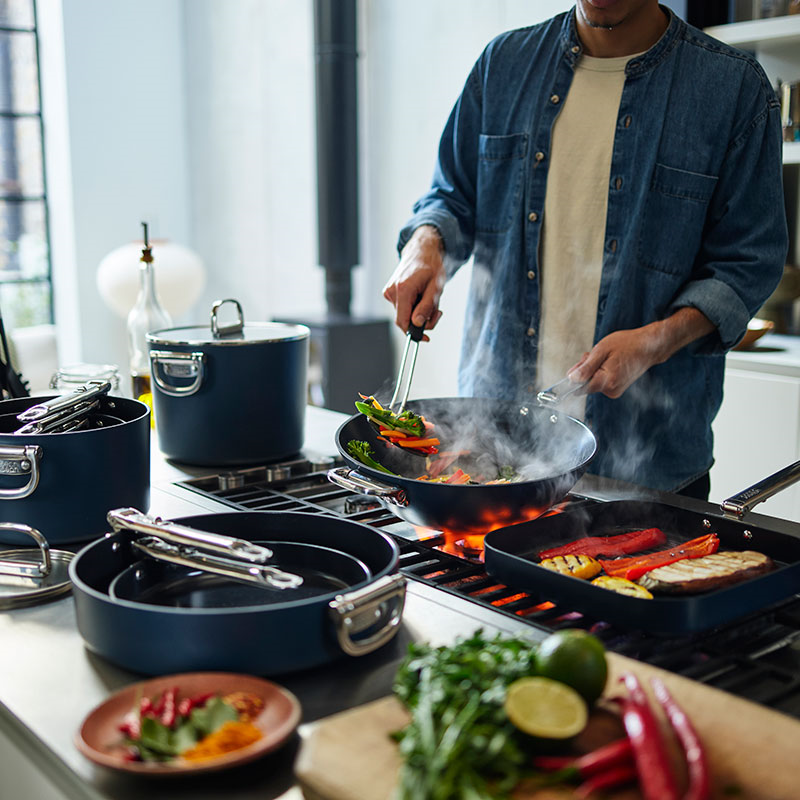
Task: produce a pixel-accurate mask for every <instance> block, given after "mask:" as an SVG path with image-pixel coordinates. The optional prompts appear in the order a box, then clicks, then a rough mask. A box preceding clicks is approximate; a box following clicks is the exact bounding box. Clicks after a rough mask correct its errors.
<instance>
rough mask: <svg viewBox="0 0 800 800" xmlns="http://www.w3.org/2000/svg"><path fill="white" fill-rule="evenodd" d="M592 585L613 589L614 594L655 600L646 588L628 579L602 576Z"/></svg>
mask: <svg viewBox="0 0 800 800" xmlns="http://www.w3.org/2000/svg"><path fill="white" fill-rule="evenodd" d="M592 585H593V586H602V588H603V589H611V591H612V592H619V593H620V594H627V595H629V596H630V597H642V598H644V599H646V600H652V599H653V595H652V594H650V592H648V591H647V589H645V588H644V586H639V584H638V583H634V582H633V581H629V580H628V579H627V578H613V577H611V576H610V575H601V576H600V577H599V578H595V579H594V580H593V581H592Z"/></svg>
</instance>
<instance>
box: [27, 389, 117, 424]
mask: <svg viewBox="0 0 800 800" xmlns="http://www.w3.org/2000/svg"><path fill="white" fill-rule="evenodd" d="M110 389H111V383H110V382H109V381H88V382H87V383H85V384H84V385H83V386H81V387H80V388H79V389H76V390H75V391H74V392H71V393H70V394H65V395H61V396H59V397H54V398H52V399H51V400H44V401H43V402H41V403H37V404H36V405H35V406H30V407H28V408H26V409H25V410H24V411H22V412H20V413H19V414H17V419H18V420H19V421H20V422H22V423H24V424H23V425H22V427H20V428H17V430H16V431H14V433H63V432H64V431H74V430H79V429H80V428H84V427H86V426H87V425H88V424H89V414H91V413H92V412H93V411H94V410H95V409H97V407H98V406H99V405H100V398H101V397H103V396H105V395H107V394H108V392H109V391H110Z"/></svg>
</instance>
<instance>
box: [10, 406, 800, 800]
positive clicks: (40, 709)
mask: <svg viewBox="0 0 800 800" xmlns="http://www.w3.org/2000/svg"><path fill="white" fill-rule="evenodd" d="M344 419H346V417H345V415H342V414H338V413H336V412H331V411H326V410H324V409H319V408H309V409H308V413H307V421H306V447H305V451H306V452H307V453H318V454H320V455H331V454H332V453H333V452H334V446H333V433H334V432H335V430H336V428H337V427H338V425H339V424H340V423H341V422H342V421H343V420H344ZM153 442H154V447H153V460H152V470H151V475H152V485H153V492H152V498H151V507H150V511H151V512H152V513H154V514H159V515H161V516H163V517H165V518H170V517H178V516H183V515H188V514H197V513H203V512H204V511H214V510H218V509H221V508H222V507H221V506H220V505H218V504H216V503H215V502H214V501H213V500H210V499H208V498H206V497H203V496H200V495H195V494H193V493H191V492H188V491H186V490H185V489H181V488H180V487H176V486H175V485H174V482H175V481H179V480H185V479H188V478H191V477H198V476H201V475H203V474H208V473H209V472H212V470H203V469H201V468H185V467H182V466H179V465H176V464H173V463H169V462H167V461H166V460H165V459H164V458H163V457H162V455H161V454H160V453H159V451H158V449H157V446H156V444H157V441H156V438H155V435H154V439H153ZM576 491H579V492H580V493H582V494H586V495H588V496H592V495H595V496H602V497H604V498H606V499H613V498H615V497H619V498H622V497H627V498H630V497H632V496H636V495H638V496H655V497H662V499H663V496H659V495H652V493H651V494H649V495H648V493H645V492H642V491H641V490H637V489H636V488H635V487H630V486H622V485H620V484H615V483H613V482H607V481H602V480H599V479H597V478H593V477H592V476H584V477H583V478H582V479H581V481H580V482H579V483H578V485H577V486H576ZM670 499H671V502H675V503H676V504H678V505H684V506H686V507H689V508H695V509H702V508H708V505H707V504H699V503H698V501H692V500H683V499H682V498H676V497H674V496H670ZM751 517H752V518H753V522H754V524H758V523H757V519H758V515H756V514H752V515H751ZM770 522H771V523H772V524H773V527H784V526H781V525H777V526H776V525H775V523H776V522H777V521H776V520H774V519H770ZM786 529H787V531H789V532H792V533H793V534H794V535H797V533H796V531H797V526H795V525H791V524H790V523H786ZM480 627H482V628H483V629H484V630H485V631H486V632H487V633H488V634H492V633H494V632H501V631H502V632H505V633H509V634H518V635H522V636H527V637H529V638H532V639H537V638H542V637H543V636H544V635H545V634H544V633H542V632H540V631H539V630H538V629H536V628H533V627H531V626H530V625H528V624H526V623H523V622H517V621H516V620H514V619H511V618H505V617H501V616H499V615H497V614H494V613H492V611H491V610H489V609H484V608H483V607H481V606H478V605H476V604H474V603H471V602H469V601H467V600H463V599H461V598H459V597H455V596H452V595H449V594H445V593H443V592H438V591H437V590H436V589H433V588H431V587H429V586H427V585H425V584H422V583H420V582H417V581H413V580H411V581H409V583H408V589H407V599H406V607H405V611H404V614H403V622H402V625H401V628H400V631H399V633H398V634H397V636H396V637H395V638H394V639H393V640H392V641H391V642H390V643H388V644H387V645H385V646H384V647H383V648H381V649H380V650H379V651H377V652H375V653H372V654H369V655H367V656H362V657H360V658H343V659H341V660H339V661H337V662H335V663H332V664H330V665H326V666H323V667H319V668H316V669H312V670H308V671H304V672H300V673H294V674H291V675H286V676H279V677H274V678H273V680H275V681H276V682H277V683H280V684H281V685H284V686H286V687H287V688H288V689H290V690H291V691H292V692H294V693H295V694H296V695H297V697H298V698H299V699H300V702H301V704H302V708H303V719H302V722H303V724H307V723H310V722H313V721H316V720H319V719H321V718H322V717H326V716H329V715H331V714H334V713H336V712H338V711H342V710H344V709H347V708H351V707H354V706H357V705H361V704H363V703H367V702H369V701H372V700H375V699H377V698H380V697H383V696H385V695H387V694H388V693H389V692H390V687H391V681H392V678H393V676H394V672H395V670H396V667H397V665H398V664H399V662H400V661H401V660H402V658H403V656H404V655H405V652H406V649H407V647H408V644H409V643H410V642H412V641H420V640H425V641H429V642H431V643H433V644H435V645H439V644H451V643H453V641H454V640H455V639H456V637H458V636H466V635H469V634H471V633H473V632H474V631H475V630H476V629H477V628H480ZM0 641H1V642H2V647H0V675H2V680H0V734H3V735H5V737H7V738H8V739H10V740H11V741H13V742H14V743H15V744H16V745H17V747H18V748H19V749H20V750H21V751H22V754H23V755H24V756H25V757H26V758H27V759H28V760H29V762H31V763H32V764H34V765H35V766H36V768H37V769H38V770H40V771H41V772H42V774H44V775H45V776H47V778H49V780H50V781H52V783H53V784H54V785H55V786H56V787H58V788H59V790H60V791H61V792H62V794H63V796H64V797H66V798H70V799H71V800H72V799H74V800H109V799H110V798H113V799H114V800H133V799H134V798H141V797H142V796H144V795H145V794H146V796H147V797H148V800H161V799H162V798H163V800H166V798H170V800H181V798H187V799H188V798H192V800H216V799H219V798H226V800H255V799H256V798H259V800H275V799H277V798H280V799H281V800H298V799H299V798H301V797H302V795H301V794H300V791H299V789H298V788H297V787H296V785H295V782H294V778H293V774H292V766H293V762H294V757H295V755H296V752H297V748H298V744H299V737H297V736H295V737H294V738H293V740H292V741H291V742H290V743H288V744H287V745H286V746H285V747H283V748H282V749H281V750H279V751H277V752H275V753H273V754H271V755H269V756H267V757H266V758H264V759H261V760H259V761H256V762H254V763H251V764H249V765H247V766H243V767H240V768H236V769H233V770H228V771H224V772H220V773H213V774H207V775H203V776H202V777H199V778H192V777H188V776H187V777H174V778H172V777H171V778H168V779H157V778H139V777H138V776H131V775H127V774H119V773H114V772H111V771H108V770H105V769H103V768H100V767H96V766H94V765H93V764H91V763H90V762H89V761H87V760H86V759H85V758H84V757H83V756H82V755H81V754H80V753H79V752H78V750H77V749H76V748H75V745H74V736H75V733H76V731H77V730H78V728H79V726H80V724H81V722H82V720H83V718H84V717H85V716H86V715H87V714H88V713H89V711H91V710H92V709H93V708H94V707H95V706H96V705H98V704H99V703H101V702H102V701H104V700H105V699H106V698H107V697H108V696H109V695H110V694H111V693H113V692H115V691H116V690H118V689H120V688H122V687H124V686H126V685H128V684H131V683H134V682H137V681H139V680H142V679H143V676H140V675H137V674H134V673H131V672H128V671H126V670H124V669H120V668H118V667H116V666H114V665H112V664H110V663H108V662H106V661H105V660H103V659H102V658H100V657H98V656H96V655H94V654H92V653H90V652H89V651H88V650H87V649H86V648H85V647H84V644H83V640H82V639H81V637H80V635H79V633H78V631H77V628H76V620H75V607H74V601H73V599H72V597H71V596H67V597H65V598H62V599H59V600H57V601H54V602H50V603H46V604H42V605H37V606H32V607H29V608H21V609H15V610H11V611H4V612H0ZM302 730H303V729H302V726H301V733H302ZM0 796H3V794H2V790H0Z"/></svg>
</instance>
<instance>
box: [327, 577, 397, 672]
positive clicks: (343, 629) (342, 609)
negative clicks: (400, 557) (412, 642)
mask: <svg viewBox="0 0 800 800" xmlns="http://www.w3.org/2000/svg"><path fill="white" fill-rule="evenodd" d="M405 600H406V579H405V578H404V577H403V576H402V575H399V574H396V575H384V576H383V577H382V578H378V580H376V581H373V582H372V583H370V584H368V585H367V586H364V587H363V588H361V589H356V590H355V591H353V592H348V593H347V594H340V595H337V596H336V597H335V598H334V599H333V600H331V602H330V603H329V604H328V608H329V613H330V615H331V618H332V619H333V623H334V627H335V628H336V638H337V639H338V640H339V646H340V647H341V648H342V650H343V651H344V652H345V653H347V655H349V656H363V655H366V654H367V653H371V652H372V651H373V650H377V649H378V648H379V647H381V646H382V645H384V644H385V643H386V642H388V641H389V639H391V638H392V637H393V636H394V635H395V634H396V633H397V631H398V628H399V626H400V621H401V619H402V616H403V607H404V606H405ZM384 617H385V620H386V621H385V622H384V624H383V625H382V626H381V627H380V629H379V630H377V631H375V632H374V633H371V634H369V635H368V636H364V637H363V638H360V639H355V638H353V637H354V635H355V634H357V633H358V632H359V631H363V630H366V629H368V628H370V627H372V626H373V625H375V624H376V623H377V622H379V621H380V620H381V619H382V618H384Z"/></svg>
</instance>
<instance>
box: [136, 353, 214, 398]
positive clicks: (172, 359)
mask: <svg viewBox="0 0 800 800" xmlns="http://www.w3.org/2000/svg"><path fill="white" fill-rule="evenodd" d="M205 359H206V356H205V353H202V352H200V351H198V352H196V353H173V352H171V351H168V350H151V351H150V372H151V373H152V375H153V380H154V381H155V382H156V386H158V388H159V389H161V391H162V392H163V393H164V394H167V395H170V396H171V397H189V396H190V395H193V394H195V393H196V392H197V390H198V389H199V388H200V387H201V386H202V385H203V378H204V377H205ZM162 369H163V371H164V373H165V374H167V375H170V376H172V377H174V378H194V380H193V381H192V382H191V383H189V384H187V385H186V386H172V385H171V384H169V383H167V382H166V381H165V380H164V378H163V377H162V375H161V371H162Z"/></svg>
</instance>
